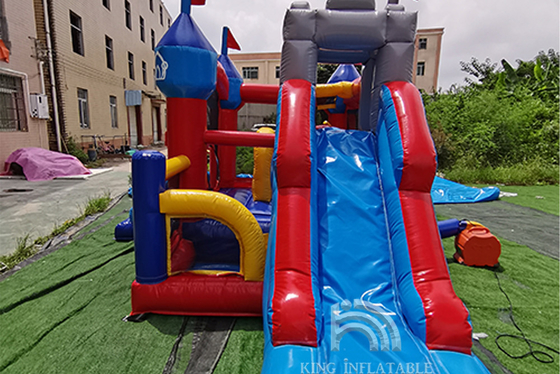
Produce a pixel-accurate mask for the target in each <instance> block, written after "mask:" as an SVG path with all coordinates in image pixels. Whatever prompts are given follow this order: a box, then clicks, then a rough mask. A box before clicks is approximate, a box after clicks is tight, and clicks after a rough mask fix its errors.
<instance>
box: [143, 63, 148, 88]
mask: <svg viewBox="0 0 560 374" xmlns="http://www.w3.org/2000/svg"><path fill="white" fill-rule="evenodd" d="M142 83H144V84H146V85H147V84H148V67H147V65H146V61H142Z"/></svg>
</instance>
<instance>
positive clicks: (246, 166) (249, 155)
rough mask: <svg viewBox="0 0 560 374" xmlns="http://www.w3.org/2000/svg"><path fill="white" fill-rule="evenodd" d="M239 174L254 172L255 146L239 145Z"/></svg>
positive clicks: (237, 170) (237, 164) (237, 162)
mask: <svg viewBox="0 0 560 374" xmlns="http://www.w3.org/2000/svg"><path fill="white" fill-rule="evenodd" d="M236 166H237V168H236V172H237V174H253V147H237V160H236Z"/></svg>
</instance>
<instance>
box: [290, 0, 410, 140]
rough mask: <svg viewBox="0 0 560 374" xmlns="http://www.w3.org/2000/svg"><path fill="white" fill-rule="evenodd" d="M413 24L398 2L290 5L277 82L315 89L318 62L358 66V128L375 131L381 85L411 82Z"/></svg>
mask: <svg viewBox="0 0 560 374" xmlns="http://www.w3.org/2000/svg"><path fill="white" fill-rule="evenodd" d="M416 19H417V14H416V12H406V11H405V10H404V6H402V5H399V4H398V0H389V1H388V3H387V6H386V7H385V9H383V10H380V11H376V10H375V0H327V3H326V9H313V10H312V9H310V6H309V4H308V3H307V2H306V1H295V2H294V3H292V6H291V7H290V9H288V10H287V11H286V15H285V17H284V28H283V36H284V44H283V46H282V63H281V68H280V83H281V84H282V83H283V82H284V81H286V80H289V79H305V80H307V81H309V82H311V83H313V84H315V83H316V75H317V73H316V71H317V63H337V64H340V63H352V64H355V63H362V64H364V66H365V68H364V70H363V72H362V93H361V97H360V116H359V117H360V119H359V122H360V128H361V129H363V130H374V129H375V125H376V123H377V108H378V101H379V100H378V96H379V90H380V87H381V85H382V84H383V83H386V82H390V81H396V80H400V81H407V82H410V81H412V68H413V66H412V65H413V59H414V41H415V37H416ZM368 98H369V100H368Z"/></svg>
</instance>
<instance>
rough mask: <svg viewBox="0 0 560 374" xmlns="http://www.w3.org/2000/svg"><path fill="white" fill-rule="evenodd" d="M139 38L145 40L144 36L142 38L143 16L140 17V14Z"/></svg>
mask: <svg viewBox="0 0 560 374" xmlns="http://www.w3.org/2000/svg"><path fill="white" fill-rule="evenodd" d="M140 40H141V41H145V38H144V18H142V16H140Z"/></svg>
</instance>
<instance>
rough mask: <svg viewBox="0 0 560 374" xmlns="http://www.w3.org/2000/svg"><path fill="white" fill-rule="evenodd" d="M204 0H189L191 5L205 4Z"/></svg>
mask: <svg viewBox="0 0 560 374" xmlns="http://www.w3.org/2000/svg"><path fill="white" fill-rule="evenodd" d="M205 4H206V0H191V5H205Z"/></svg>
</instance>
